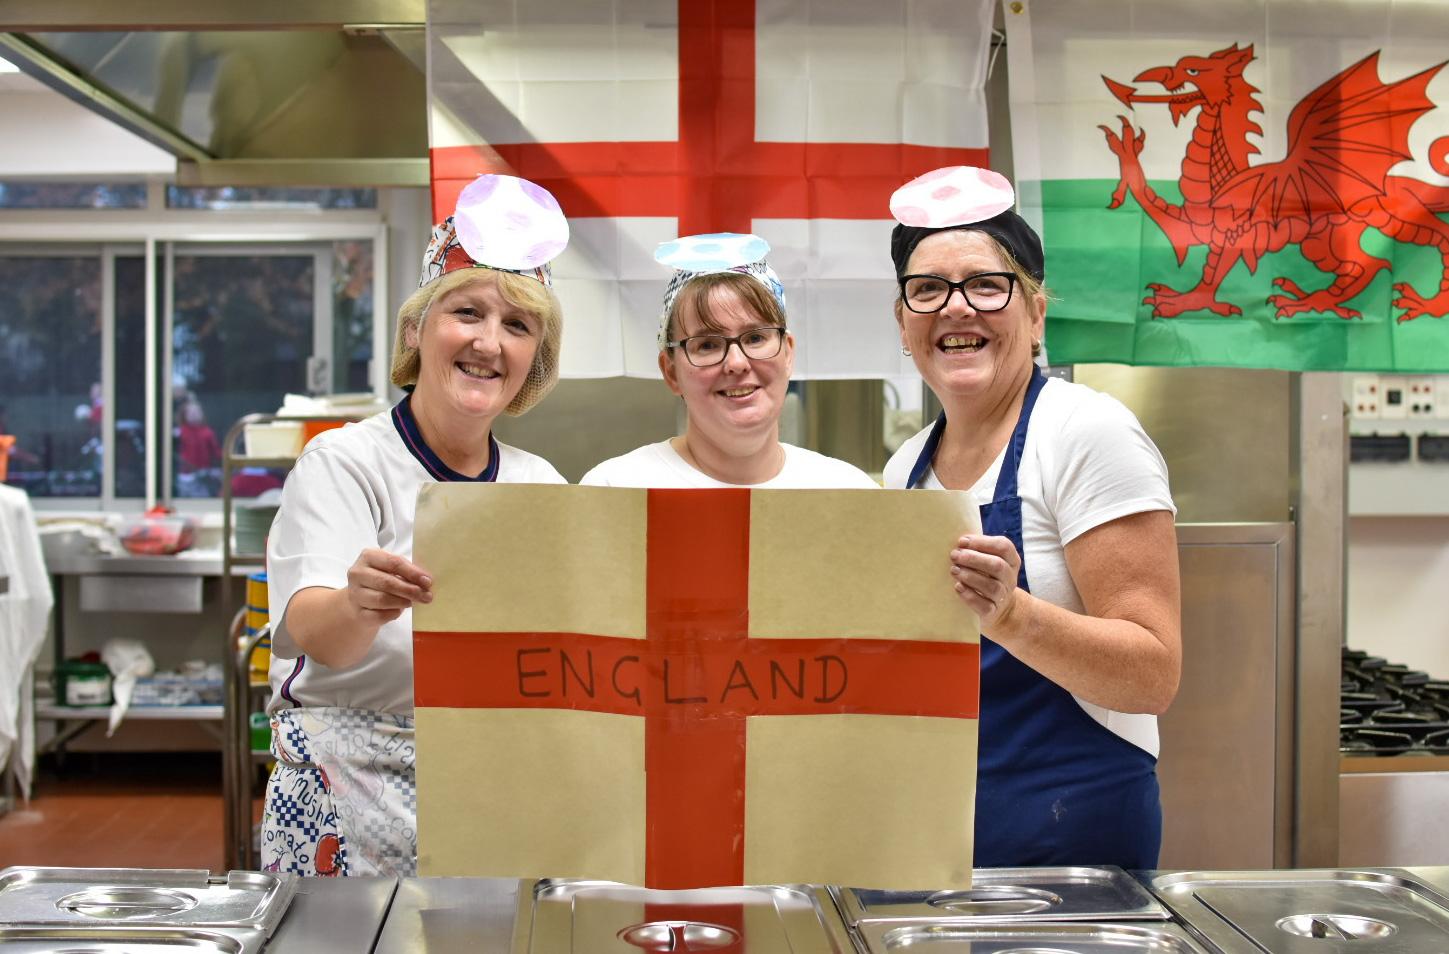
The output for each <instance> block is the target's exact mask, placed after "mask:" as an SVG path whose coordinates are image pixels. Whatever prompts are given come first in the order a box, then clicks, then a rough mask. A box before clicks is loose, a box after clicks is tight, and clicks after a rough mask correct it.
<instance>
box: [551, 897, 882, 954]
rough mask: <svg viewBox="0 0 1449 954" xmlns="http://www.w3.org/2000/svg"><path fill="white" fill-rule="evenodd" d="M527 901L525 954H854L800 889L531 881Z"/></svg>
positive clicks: (827, 908)
mask: <svg viewBox="0 0 1449 954" xmlns="http://www.w3.org/2000/svg"><path fill="white" fill-rule="evenodd" d="M532 897H533V912H532V919H531V924H530V929H529V943H528V947H527V950H528V951H530V952H532V954H566V952H577V954H608V952H618V954H639V952H640V951H715V950H717V951H720V952H727V951H745V950H748V951H749V952H750V954H776V952H778V954H852V952H853V951H854V948H853V947H852V945H851V942H850V939H849V935H848V934H847V932H846V930H845V925H844V924H843V923H842V922H841V921H840V920H839V917H838V916H837V915H836V913H835V909H834V906H833V905H832V904H831V903H830V900H829V898H828V896H827V895H826V894H825V893H824V891H823V890H821V889H815V888H812V887H809V886H804V885H761V886H755V887H739V888H696V889H691V890H685V891H664V890H657V889H650V888H640V887H635V886H632V885H625V884H617V883H614V882H606V881H539V882H537V883H535V884H534V886H533V891H532Z"/></svg>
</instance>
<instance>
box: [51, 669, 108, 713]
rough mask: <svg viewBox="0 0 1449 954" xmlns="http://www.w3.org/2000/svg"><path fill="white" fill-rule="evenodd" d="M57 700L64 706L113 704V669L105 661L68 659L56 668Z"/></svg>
mask: <svg viewBox="0 0 1449 954" xmlns="http://www.w3.org/2000/svg"><path fill="white" fill-rule="evenodd" d="M55 701H56V702H57V703H58V704H60V705H63V706H108V705H110V704H111V670H110V669H109V668H107V666H106V664H105V663H98V662H84V661H82V660H79V659H67V660H66V661H65V662H63V663H61V664H60V665H59V666H58V667H56V670H55Z"/></svg>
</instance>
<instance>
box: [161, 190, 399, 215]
mask: <svg viewBox="0 0 1449 954" xmlns="http://www.w3.org/2000/svg"><path fill="white" fill-rule="evenodd" d="M166 206H167V208H171V209H217V210H222V209H375V208H377V190H376V189H276V188H238V187H236V186H224V187H210V188H208V187H202V186H167V187H166Z"/></svg>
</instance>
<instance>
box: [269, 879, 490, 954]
mask: <svg viewBox="0 0 1449 954" xmlns="http://www.w3.org/2000/svg"><path fill="white" fill-rule="evenodd" d="M397 887H398V882H397V879H396V878H391V877H388V878H303V879H301V884H300V885H299V887H298V888H297V893H296V894H295V895H293V896H292V903H291V905H290V907H289V908H288V910H287V915H286V917H284V918H283V919H282V923H281V924H280V925H278V926H277V930H276V931H275V932H273V934H272V939H271V941H270V942H269V943H268V944H267V947H266V951H267V954H318V952H323V951H337V952H344V951H349V952H350V951H356V952H363V954H365V952H367V951H371V950H372V949H373V944H374V943H375V942H376V941H377V937H378V934H379V933H380V932H381V930H382V926H383V919H384V918H385V917H387V913H388V908H389V906H390V905H391V903H392V900H393V896H394V894H395V892H396V890H397ZM463 949H464V948H452V950H463ZM472 949H473V950H478V951H486V950H492V948H487V947H475V948H472ZM414 950H417V949H416V948H415V949H414ZM438 950H443V948H438Z"/></svg>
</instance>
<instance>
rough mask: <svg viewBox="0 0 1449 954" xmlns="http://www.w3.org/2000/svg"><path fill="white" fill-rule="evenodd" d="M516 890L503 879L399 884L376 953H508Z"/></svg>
mask: <svg viewBox="0 0 1449 954" xmlns="http://www.w3.org/2000/svg"><path fill="white" fill-rule="evenodd" d="M518 886H519V882H517V881H514V880H511V879H504V878H404V879H403V880H402V882H401V883H400V884H399V885H398V888H397V893H396V894H395V895H394V896H393V902H392V908H391V910H390V911H389V912H388V915H387V923H386V924H385V925H383V929H382V935H381V937H379V938H378V940H377V947H376V948H375V952H376V954H452V952H454V951H480V952H481V951H509V950H511V949H512V947H513V922H514V912H515V911H517V909H518ZM336 950H342V948H336ZM356 950H366V948H357V949H356Z"/></svg>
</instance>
